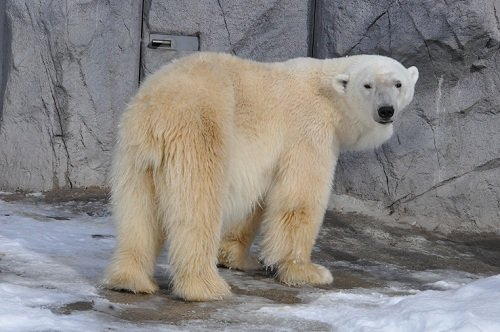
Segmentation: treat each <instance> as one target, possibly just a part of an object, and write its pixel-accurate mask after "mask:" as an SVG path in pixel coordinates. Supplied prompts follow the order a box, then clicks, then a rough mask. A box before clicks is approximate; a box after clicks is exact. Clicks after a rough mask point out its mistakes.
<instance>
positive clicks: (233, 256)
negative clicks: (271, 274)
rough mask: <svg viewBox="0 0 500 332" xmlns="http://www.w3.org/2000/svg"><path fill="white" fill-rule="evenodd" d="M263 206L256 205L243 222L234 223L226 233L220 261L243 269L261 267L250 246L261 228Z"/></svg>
mask: <svg viewBox="0 0 500 332" xmlns="http://www.w3.org/2000/svg"><path fill="white" fill-rule="evenodd" d="M262 212H263V208H262V207H261V206H260V205H256V206H255V207H254V209H253V211H252V214H251V215H250V216H249V217H248V218H247V220H245V221H244V222H243V223H238V224H235V225H232V227H230V228H229V230H228V231H227V232H226V233H225V234H224V236H223V238H222V241H221V244H220V247H219V255H218V263H219V264H220V265H223V266H225V267H227V268H230V269H236V270H241V271H248V270H257V269H259V268H260V264H259V261H258V260H257V258H256V257H254V256H252V255H250V247H251V246H252V242H253V240H254V239H255V236H256V235H257V232H258V230H259V226H260V222H261V219H262Z"/></svg>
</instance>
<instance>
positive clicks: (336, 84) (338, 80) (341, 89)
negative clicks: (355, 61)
mask: <svg viewBox="0 0 500 332" xmlns="http://www.w3.org/2000/svg"><path fill="white" fill-rule="evenodd" d="M348 82H349V75H346V74H339V75H337V76H335V77H334V78H333V82H332V83H333V88H334V89H335V90H336V91H337V92H338V93H341V94H344V93H345V88H346V87H347V83H348Z"/></svg>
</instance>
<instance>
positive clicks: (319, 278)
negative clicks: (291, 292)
mask: <svg viewBox="0 0 500 332" xmlns="http://www.w3.org/2000/svg"><path fill="white" fill-rule="evenodd" d="M277 278H278V280H279V281H280V282H282V283H284V284H285V285H288V286H302V285H312V286H314V285H327V284H331V283H332V282H333V276H332V274H331V273H330V271H328V269H327V268H325V267H324V266H321V265H319V264H314V263H310V262H307V263H302V262H295V261H291V262H284V263H282V264H280V265H279V267H278V273H277Z"/></svg>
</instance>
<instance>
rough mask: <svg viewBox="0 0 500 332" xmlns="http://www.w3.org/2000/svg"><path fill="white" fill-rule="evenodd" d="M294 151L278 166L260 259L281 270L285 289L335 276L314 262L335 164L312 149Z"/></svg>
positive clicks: (265, 221) (266, 215) (269, 198)
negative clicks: (312, 255) (312, 256)
mask: <svg viewBox="0 0 500 332" xmlns="http://www.w3.org/2000/svg"><path fill="white" fill-rule="evenodd" d="M296 152H298V153H296V154H293V155H288V156H286V157H285V160H284V161H283V162H281V163H280V168H281V169H280V170H279V171H278V177H277V179H276V181H275V185H274V186H273V187H272V188H271V190H270V192H269V193H268V196H267V199H266V211H265V215H264V220H263V225H262V233H263V243H262V253H261V258H262V260H263V261H264V264H265V265H266V266H276V267H277V278H278V280H280V281H281V282H283V283H285V284H287V285H290V286H300V285H304V284H309V285H322V284H330V283H332V282H333V277H332V274H331V273H330V271H328V270H327V269H326V268H325V267H323V266H321V265H318V264H314V263H312V262H311V252H312V248H313V245H314V242H315V240H316V237H317V235H318V231H319V228H320V226H321V223H322V221H323V217H324V213H325V210H326V205H327V202H328V197H329V194H330V188H331V181H332V177H333V170H334V160H333V158H331V157H330V155H329V154H328V153H327V154H326V156H325V155H322V156H321V155H319V154H317V153H314V150H310V149H306V150H302V151H296ZM312 161H314V164H311V162H312Z"/></svg>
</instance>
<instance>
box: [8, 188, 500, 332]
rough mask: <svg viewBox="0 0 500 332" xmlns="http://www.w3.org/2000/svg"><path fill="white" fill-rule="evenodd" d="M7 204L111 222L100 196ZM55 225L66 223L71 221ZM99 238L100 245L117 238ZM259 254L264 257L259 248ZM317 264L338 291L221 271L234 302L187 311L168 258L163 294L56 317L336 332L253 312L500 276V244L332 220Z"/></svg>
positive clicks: (124, 296) (333, 216)
mask: <svg viewBox="0 0 500 332" xmlns="http://www.w3.org/2000/svg"><path fill="white" fill-rule="evenodd" d="M0 199H2V200H5V201H26V202H31V203H33V204H38V203H40V202H42V203H43V204H54V205H60V204H63V205H64V206H65V208H70V209H71V210H73V211H74V212H76V213H82V212H83V213H86V214H87V215H89V216H105V215H108V214H109V212H108V205H107V202H106V197H105V195H103V194H102V192H100V191H99V190H95V191H92V190H90V191H83V192H71V193H67V192H53V193H49V194H46V195H44V196H42V197H36V196H26V195H25V194H22V193H19V194H15V195H0ZM48 217H49V218H54V219H56V220H57V218H62V220H64V218H66V217H65V216H64V215H61V216H58V215H55V216H48ZM94 236H95V238H96V239H97V238H99V237H109V236H110V235H108V234H95V235H93V237H94ZM254 249H255V251H258V245H256V246H254ZM313 260H314V261H315V262H318V263H320V264H322V265H325V266H326V267H328V268H329V269H330V270H331V271H332V274H333V276H334V278H335V281H334V283H333V284H332V285H330V286H327V287H321V288H315V287H303V288H292V287H287V286H284V285H281V284H279V283H278V282H276V281H275V280H274V279H273V273H272V271H269V270H261V271H255V272H251V273H244V272H240V271H234V270H228V269H220V272H221V274H222V276H223V277H224V278H225V279H226V280H227V281H228V283H229V284H230V285H231V287H232V291H233V294H234V296H232V297H230V298H228V299H225V300H222V301H216V302H208V303H188V302H184V301H181V300H179V299H176V298H175V297H173V296H172V295H171V292H170V288H169V277H168V268H167V266H166V265H165V258H164V254H163V257H161V258H160V262H159V267H158V269H157V272H156V278H157V280H158V281H159V284H160V292H159V293H157V294H154V295H135V294H130V293H124V292H115V291H109V290H105V289H100V295H101V296H103V297H105V298H106V299H108V300H109V301H110V302H111V303H113V304H111V305H108V306H105V307H103V306H99V305H96V304H95V303H93V302H85V301H82V302H75V303H71V304H66V305H64V306H61V307H56V308H52V310H53V312H55V313H58V314H61V315H69V314H71V313H73V312H77V311H88V310H92V311H97V312H99V313H100V314H102V315H106V316H110V318H112V319H119V320H126V321H130V322H134V323H136V324H139V325H140V324H142V323H144V324H151V323H153V324H166V325H168V326H171V327H172V329H177V328H179V329H188V330H200V329H201V330H204V329H207V330H210V329H217V330H220V329H225V330H228V331H233V330H242V329H243V330H252V331H269V330H273V331H279V330H289V329H290V327H293V330H303V331H306V330H307V331H329V330H330V329H331V327H330V326H328V325H326V324H324V323H321V322H317V321H311V320H308V321H304V320H302V321H301V320H293V319H286V320H283V319H281V318H276V319H275V320H273V319H269V318H267V319H266V320H265V321H260V319H261V318H260V317H259V316H258V315H255V314H248V312H249V311H251V310H254V309H258V308H260V307H262V306H264V305H269V304H286V305H292V306H293V305H295V304H299V303H308V302H310V301H312V300H314V299H315V298H316V297H317V296H318V294H323V293H325V292H336V291H341V290H355V289H373V290H377V291H379V292H386V293H388V294H390V293H391V288H394V286H397V287H396V288H397V289H398V292H399V293H401V290H403V292H404V290H405V289H407V290H408V291H409V292H410V291H411V290H424V289H428V288H436V287H438V286H436V284H434V283H433V278H435V281H438V280H440V278H442V277H443V276H446V275H451V274H453V275H455V276H456V275H458V276H463V277H464V278H477V277H483V276H490V275H494V274H499V273H500V238H498V237H495V236H493V235H491V234H476V235H473V236H472V235H464V234H455V235H453V236H450V237H449V238H443V237H442V236H437V235H435V234H430V233H428V232H424V231H422V230H419V229H414V228H413V229H412V228H408V227H405V228H398V227H387V226H382V223H378V222H377V221H376V220H373V219H370V218H368V217H365V216H361V215H356V214H339V213H335V212H327V214H326V216H325V221H324V224H323V227H322V229H321V231H320V234H319V238H318V240H317V243H316V246H315V249H314V253H313ZM95 278H96V282H98V280H99V276H95ZM395 295H396V294H395ZM195 327H196V328H195Z"/></svg>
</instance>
